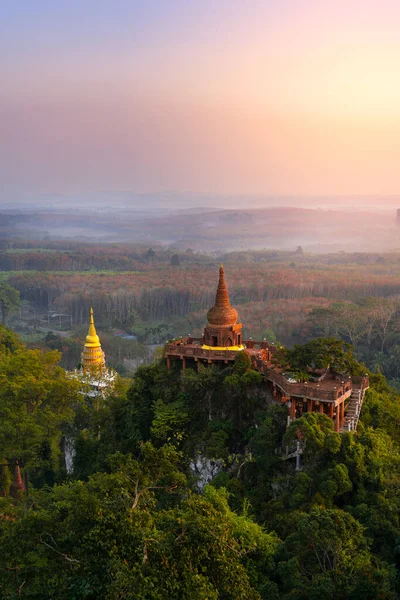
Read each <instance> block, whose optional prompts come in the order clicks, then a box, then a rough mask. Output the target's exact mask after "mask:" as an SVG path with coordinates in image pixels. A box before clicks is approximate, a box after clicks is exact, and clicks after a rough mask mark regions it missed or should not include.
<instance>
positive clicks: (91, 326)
mask: <svg viewBox="0 0 400 600" xmlns="http://www.w3.org/2000/svg"><path fill="white" fill-rule="evenodd" d="M89 338H90V339H89ZM86 342H88V343H90V344H93V343H96V342H98V343H99V345H100V340H99V336H98V335H97V332H96V327H95V326H94V317H93V308H90V319H89V331H88V334H87V336H86Z"/></svg>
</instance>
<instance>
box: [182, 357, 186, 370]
mask: <svg viewBox="0 0 400 600" xmlns="http://www.w3.org/2000/svg"><path fill="white" fill-rule="evenodd" d="M182 369H183V370H185V369H186V358H185V357H184V356H182Z"/></svg>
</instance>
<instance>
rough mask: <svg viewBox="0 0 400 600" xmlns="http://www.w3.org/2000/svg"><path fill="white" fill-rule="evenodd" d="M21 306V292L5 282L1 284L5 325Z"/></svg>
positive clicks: (2, 315) (2, 316)
mask: <svg viewBox="0 0 400 600" xmlns="http://www.w3.org/2000/svg"><path fill="white" fill-rule="evenodd" d="M19 304H20V300H19V291H18V290H16V289H15V288H13V287H12V286H11V285H9V284H8V283H5V282H0V311H1V320H2V323H3V325H5V324H6V321H7V319H8V317H9V316H10V314H11V313H13V312H15V311H16V310H18V308H19Z"/></svg>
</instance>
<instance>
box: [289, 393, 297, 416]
mask: <svg viewBox="0 0 400 600" xmlns="http://www.w3.org/2000/svg"><path fill="white" fill-rule="evenodd" d="M290 417H291V418H292V419H295V418H296V399H295V398H292V399H291V406H290Z"/></svg>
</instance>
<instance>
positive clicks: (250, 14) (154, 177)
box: [0, 0, 400, 198]
mask: <svg viewBox="0 0 400 600" xmlns="http://www.w3.org/2000/svg"><path fill="white" fill-rule="evenodd" d="M399 31H400V2H398V0H396V1H395V0H360V1H358V0H346V1H345V0H318V1H317V0H264V1H261V0H245V1H239V0H229V1H228V0H144V1H141V0H140V1H135V0H130V1H128V0H114V1H113V2H111V1H110V0H109V1H107V2H106V1H104V0H97V1H96V2H94V1H92V0H80V1H77V0H52V1H50V0H49V1H45V0H21V1H20V2H7V1H4V2H0V76H1V85H0V198H2V197H3V198H4V197H5V196H6V195H7V194H10V195H12V196H13V197H15V198H18V197H19V194H20V196H21V197H22V196H23V195H24V194H35V193H38V194H39V193H50V194H51V193H61V194H63V193H85V192H89V191H91V192H93V191H96V190H105V189H110V190H111V189H123V190H132V191H134V192H141V193H143V192H145V193H148V192H150V193H161V192H163V191H174V192H178V193H188V192H190V193H194V194H199V195H200V194H240V195H246V194H262V195H279V196H284V195H289V196H305V195H311V196H312V195H315V196H318V195H341V194H342V195H376V194H382V195H392V196H393V195H394V196H395V195H398V194H399V192H400V168H399V165H400V71H399V64H400V35H399Z"/></svg>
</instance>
